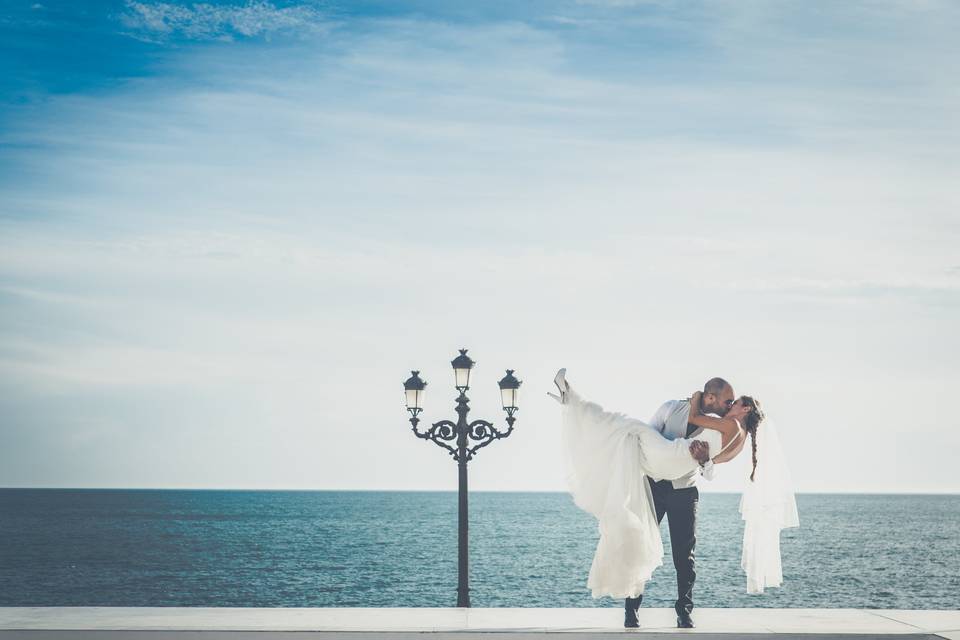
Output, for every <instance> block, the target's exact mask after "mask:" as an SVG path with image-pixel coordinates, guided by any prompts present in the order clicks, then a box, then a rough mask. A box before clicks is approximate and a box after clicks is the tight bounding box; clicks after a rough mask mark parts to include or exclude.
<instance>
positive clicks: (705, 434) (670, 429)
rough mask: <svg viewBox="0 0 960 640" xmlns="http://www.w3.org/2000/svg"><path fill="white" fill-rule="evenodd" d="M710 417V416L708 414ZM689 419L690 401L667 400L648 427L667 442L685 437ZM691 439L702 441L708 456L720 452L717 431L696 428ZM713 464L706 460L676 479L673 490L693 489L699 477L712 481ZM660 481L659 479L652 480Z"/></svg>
mask: <svg viewBox="0 0 960 640" xmlns="http://www.w3.org/2000/svg"><path fill="white" fill-rule="evenodd" d="M710 415H712V414H710ZM689 419H690V401H689V400H668V401H667V402H664V403H663V405H662V406H661V407H660V408H659V409H658V410H657V412H656V413H655V414H653V418H652V419H651V420H650V426H652V427H653V428H654V429H656V430H657V431H659V432H660V433H662V434H663V436H664V437H665V438H667V439H668V440H676V439H677V438H686V437H687V423H688V421H689ZM690 438H691V439H695V440H703V441H705V442H706V443H707V444H709V445H710V455H711V456H714V455H716V454H717V452H718V451H720V448H721V446H722V443H723V437H722V436H721V435H720V432H719V431H715V430H713V429H701V428H697V430H696V431H694V432H693V434H691V436H690ZM713 472H714V464H713V462H712V461H711V460H708V461H707V463H706V464H705V465H703V466H702V467H699V468H697V469H694V470H693V471H691V472H690V473H688V474H687V475H685V476H683V477H680V478H677V479H676V480H674V481H673V488H674V489H685V488H687V487H695V486H696V485H697V478H699V477H700V476H701V475H703V476H705V477H706V478H707V480H713ZM654 480H660V478H654Z"/></svg>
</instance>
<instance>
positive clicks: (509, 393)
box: [499, 369, 522, 416]
mask: <svg viewBox="0 0 960 640" xmlns="http://www.w3.org/2000/svg"><path fill="white" fill-rule="evenodd" d="M521 384H522V382H521V381H520V380H517V378H516V377H515V376H514V375H513V369H507V375H505V376H504V377H503V379H502V380H500V382H499V385H500V400H501V401H502V402H503V410H504V411H506V412H507V415H508V416H512V415H513V413H514V412H515V411H516V410H517V400H518V397H519V395H520V385H521Z"/></svg>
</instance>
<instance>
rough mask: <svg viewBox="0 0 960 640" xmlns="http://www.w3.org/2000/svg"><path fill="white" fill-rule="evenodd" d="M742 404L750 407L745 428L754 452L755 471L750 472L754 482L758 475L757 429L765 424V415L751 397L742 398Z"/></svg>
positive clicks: (751, 479)
mask: <svg viewBox="0 0 960 640" xmlns="http://www.w3.org/2000/svg"><path fill="white" fill-rule="evenodd" d="M740 402H742V403H743V404H744V405H745V406H748V407H750V413H748V414H747V415H746V416H745V417H744V419H743V428H744V429H745V430H746V431H747V433H749V434H750V448H751V449H752V450H753V471H751V472H750V481H751V482H753V476H754V475H756V473H757V427H759V426H760V423H761V422H763V418H764V415H763V409H761V408H760V403H759V402H757V401H756V400H754V399H753V398H751V397H750V396H740Z"/></svg>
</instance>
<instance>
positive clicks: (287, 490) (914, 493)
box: [0, 487, 960, 496]
mask: <svg viewBox="0 0 960 640" xmlns="http://www.w3.org/2000/svg"><path fill="white" fill-rule="evenodd" d="M18 490H20V491H223V492H230V491H233V492H238V493H239V492H247V493H252V492H261V493H451V494H456V493H457V489H303V488H283V489H276V488H266V489H265V488H245V487H239V488H238V487H0V491H18ZM700 491H701V493H707V494H711V495H740V493H741V492H740V491H710V490H706V489H704V488H703V487H701V488H700ZM470 493H472V494H477V493H518V494H519V493H522V494H552V493H567V491H564V490H562V489H556V490H541V489H471V490H470ZM796 493H797V495H836V496H900V495H903V496H960V491H937V492H933V491H840V490H838V491H797V492H796Z"/></svg>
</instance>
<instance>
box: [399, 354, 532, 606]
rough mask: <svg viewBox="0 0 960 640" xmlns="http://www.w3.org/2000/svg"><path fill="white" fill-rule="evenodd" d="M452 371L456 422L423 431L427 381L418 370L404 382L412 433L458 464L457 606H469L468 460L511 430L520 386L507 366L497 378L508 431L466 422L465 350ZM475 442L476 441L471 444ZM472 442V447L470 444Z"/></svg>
mask: <svg viewBox="0 0 960 640" xmlns="http://www.w3.org/2000/svg"><path fill="white" fill-rule="evenodd" d="M450 364H452V365H453V373H454V379H455V385H454V386H455V387H456V389H457V391H459V392H460V395H459V397H457V407H456V412H457V422H456V423H453V422H451V421H450V420H441V421H440V422H435V423H433V425H432V426H431V427H430V428H429V429H427V430H426V431H425V432H422V433H421V432H420V431H418V430H417V424H418V423H419V422H420V418H419V417H418V416H419V415H420V412H422V411H423V397H424V390H425V389H426V386H427V383H426V382H424V381H423V380H422V379H421V378H420V372H419V371H412V372H411V373H412V374H413V375H411V376H410V378H408V379H407V380H406V382H404V383H403V388H404V392H405V394H406V402H407V410H408V411H409V412H410V424H411V425H413V433H414V435H416V436H417V437H418V438H422V439H424V440H432V441H433V442H435V443H437V444H438V445H440V446H441V447H443V448H444V449H446V450H447V452H448V453H449V454H450V455H451V456H453V459H454V460H456V461H457V467H458V471H459V476H460V485H459V486H460V488H459V495H458V498H459V500H458V508H457V516H458V528H457V530H458V536H457V540H458V547H457V551H458V554H457V606H458V607H469V606H470V565H469V561H468V558H469V556H468V553H467V540H468V518H467V463H468V462H469V461H470V460H472V459H473V456H474V454H475V453H476V452H477V450H478V449H482V448H483V447H485V446H487V445H488V444H490V443H491V442H493V441H494V440H499V439H500V438H506V437H507V436H509V435H510V433H511V432H512V431H513V423H514V422H515V421H516V418H514V417H513V414H515V413H516V412H517V395H518V392H519V389H520V384H521V383H520V380H517V379H516V378H515V377H514V375H513V369H507V375H505V376H504V377H503V379H502V380H500V382H499V385H500V399H501V403H502V405H503V410H504V411H506V412H507V430H506V431H500V430H498V429H497V428H496V427H494V426H493V424H492V423H490V422H487V421H486V420H474V421H473V422H467V414H468V413H469V412H470V407H469V406H468V403H469V402H470V399H469V398H467V390H468V389H469V388H470V372H471V370H472V369H473V365H474V364H476V363H474V361H473V360H471V359H470V356H468V355H467V350H466V349H460V355H459V356H457V357H456V358H454V359H453V362H451V363H450ZM473 443H476V444H473ZM471 445H472V446H471Z"/></svg>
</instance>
